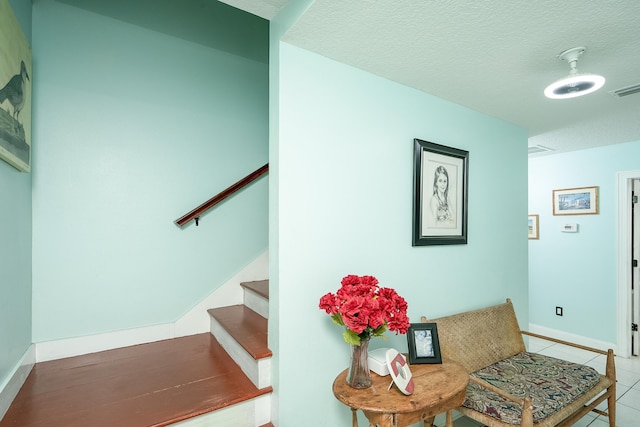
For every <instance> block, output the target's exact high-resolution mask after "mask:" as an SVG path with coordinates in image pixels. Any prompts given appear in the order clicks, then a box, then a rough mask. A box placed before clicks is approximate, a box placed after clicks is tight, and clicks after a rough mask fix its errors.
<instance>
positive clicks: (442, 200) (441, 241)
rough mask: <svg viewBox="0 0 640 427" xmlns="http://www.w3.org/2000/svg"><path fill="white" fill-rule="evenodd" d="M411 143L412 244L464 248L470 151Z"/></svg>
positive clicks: (421, 142)
mask: <svg viewBox="0 0 640 427" xmlns="http://www.w3.org/2000/svg"><path fill="white" fill-rule="evenodd" d="M413 141H414V143H413V171H414V173H413V236H412V245H413V246H428V245H460V244H464V245H466V244H467V233H468V229H467V222H468V221H467V219H468V209H467V206H468V200H469V194H468V193H469V191H468V188H469V152H468V151H465V150H460V149H457V148H452V147H446V146H444V145H440V144H435V143H433V142H429V141H423V140H421V139H417V138H416V139H414V140H413ZM445 181H446V184H445V185H444V187H443V186H442V183H443V182H445Z"/></svg>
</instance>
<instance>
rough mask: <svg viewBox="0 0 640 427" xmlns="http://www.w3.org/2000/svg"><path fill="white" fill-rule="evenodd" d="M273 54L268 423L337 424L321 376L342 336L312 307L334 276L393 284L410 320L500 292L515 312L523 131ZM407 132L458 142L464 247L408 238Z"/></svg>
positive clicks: (317, 61)
mask: <svg viewBox="0 0 640 427" xmlns="http://www.w3.org/2000/svg"><path fill="white" fill-rule="evenodd" d="M272 46H273V42H272ZM274 57H275V56H274V55H273V54H272V61H273V59H274ZM277 60H278V64H277V65H275V64H273V63H272V64H271V67H272V79H273V74H276V75H277V79H278V83H277V84H278V100H277V112H276V113H272V114H277V115H278V117H277V120H274V119H273V118H272V122H271V123H272V126H277V130H272V131H271V132H272V133H271V135H272V138H277V141H272V145H273V144H277V149H276V148H274V147H273V146H272V147H271V149H270V162H271V164H272V165H273V164H277V171H276V173H277V185H274V186H272V187H271V193H270V199H271V204H272V206H271V207H270V209H271V212H274V210H276V209H277V212H278V215H277V216H274V215H271V217H270V227H271V233H272V235H273V234H274V233H277V235H278V248H277V254H275V253H274V252H276V251H274V250H273V248H272V249H271V250H270V258H271V259H272V260H273V261H271V275H272V280H273V277H274V275H275V274H277V281H276V282H275V283H274V282H272V288H274V287H275V288H277V289H276V292H277V295H278V307H277V309H274V310H272V311H271V314H272V315H273V317H274V318H275V319H274V318H273V317H272V318H270V322H277V325H278V328H277V330H270V336H271V337H276V338H275V340H274V341H273V342H277V346H276V347H275V348H273V347H272V349H273V351H274V353H275V354H276V355H277V358H278V371H277V372H276V373H275V375H276V379H275V387H274V388H275V389H276V393H277V401H278V405H279V414H278V416H279V424H278V425H281V426H285V427H287V426H293V425H296V424H297V423H299V420H300V414H322V424H323V425H332V426H333V425H348V424H349V423H350V419H351V411H350V410H349V409H348V408H347V407H346V406H344V405H342V404H341V403H339V402H338V401H337V400H336V399H335V398H334V397H333V395H332V393H331V386H332V383H333V380H334V378H335V376H336V375H337V374H338V373H340V372H341V371H342V370H343V369H345V368H346V367H347V365H348V360H349V347H348V345H347V344H346V343H345V342H344V341H343V339H342V330H341V329H340V328H339V327H338V326H336V325H335V324H333V323H332V322H331V320H330V317H329V316H328V315H326V314H325V313H324V312H323V311H321V310H319V309H318V301H319V299H320V297H321V296H322V295H324V294H325V293H327V292H330V291H331V292H335V291H336V290H337V289H338V287H339V286H340V280H341V279H342V277H343V276H345V275H347V274H358V275H373V276H376V277H377V278H378V279H379V280H380V282H381V284H382V285H384V286H388V287H392V288H395V289H396V290H397V291H398V293H399V294H400V295H402V296H403V297H405V298H406V299H407V301H408V304H409V316H410V318H411V320H412V321H413V322H419V321H420V316H422V315H426V316H428V317H431V318H434V317H436V316H440V315H444V314H449V313H454V312H458V311H463V310H467V309H474V308H479V307H483V306H487V305H491V304H496V303H500V302H503V301H504V300H505V299H506V298H507V297H510V298H512V299H513V302H514V305H515V307H516V311H517V314H518V317H519V320H520V322H521V324H523V325H527V324H528V318H529V314H528V306H529V303H528V289H527V276H528V275H527V261H528V256H527V232H526V225H527V193H526V188H527V132H526V130H524V129H522V128H519V127H516V126H514V125H511V124H508V123H505V122H503V121H500V120H496V119H494V118H491V117H488V116H485V115H483V114H479V113H477V112H475V111H472V110H470V109H467V108H464V107H462V106H459V105H456V104H453V103H451V102H448V101H444V100H442V99H439V98H436V97H434V96H431V95H428V94H425V93H423V92H420V91H417V90H414V89H412V88H409V87H406V86H403V85H400V84H397V83H395V82H391V81H389V80H386V79H383V78H380V77H377V76H375V75H372V74H370V73H367V72H364V71H362V70H358V69H355V68H352V67H350V66H346V65H344V64H341V63H338V62H335V61H332V60H329V59H327V58H325V57H322V56H319V55H317V54H314V53H311V52H309V51H306V50H303V49H300V48H297V47H294V46H291V45H289V44H286V43H280V44H279V45H278V54H277ZM413 138H421V139H425V140H428V141H432V142H435V143H438V144H442V145H446V146H450V147H455V148H459V149H463V150H468V151H469V153H470V160H469V206H468V213H469V232H468V244H467V245H452V246H430V247H412V246H411V224H412V179H413V157H412V155H413ZM274 259H275V260H274ZM274 270H277V273H275V271H274ZM387 335H388V340H382V339H376V340H374V341H373V342H372V344H371V346H372V348H377V347H395V348H397V349H398V350H400V351H403V352H406V351H407V342H406V337H405V336H395V335H394V334H393V333H391V334H389V333H388V334H387ZM276 340H277V341H276ZM270 343H271V342H270ZM361 423H364V421H363V420H361Z"/></svg>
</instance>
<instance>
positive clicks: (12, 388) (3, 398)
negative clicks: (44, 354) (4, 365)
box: [0, 344, 36, 420]
mask: <svg viewBox="0 0 640 427" xmlns="http://www.w3.org/2000/svg"><path fill="white" fill-rule="evenodd" d="M35 363H36V347H35V345H33V344H31V345H30V346H29V348H28V349H27V351H26V352H25V353H24V355H23V356H22V358H21V359H20V362H19V363H18V364H17V365H16V367H15V368H14V370H13V372H11V374H10V375H9V376H8V377H7V380H6V381H5V382H4V383H2V384H0V420H1V419H2V418H3V417H4V415H5V414H6V413H7V410H9V406H11V402H13V399H15V397H16V396H17V395H18V392H19V391H20V388H22V385H23V384H24V382H25V381H26V379H27V377H28V376H29V372H31V369H32V368H33V365H34V364H35Z"/></svg>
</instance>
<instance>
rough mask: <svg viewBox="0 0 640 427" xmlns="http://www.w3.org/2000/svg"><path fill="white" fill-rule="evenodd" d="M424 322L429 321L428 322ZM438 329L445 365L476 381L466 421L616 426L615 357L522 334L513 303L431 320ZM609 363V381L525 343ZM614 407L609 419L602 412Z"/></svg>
mask: <svg viewBox="0 0 640 427" xmlns="http://www.w3.org/2000/svg"><path fill="white" fill-rule="evenodd" d="M423 321H426V318H424V317H423ZM429 322H435V323H436V324H437V328H438V337H439V340H440V349H441V352H442V357H443V358H448V359H452V360H455V361H457V362H459V363H460V364H462V365H463V366H464V368H465V369H466V370H467V372H468V373H469V379H470V381H469V386H468V387H467V396H466V399H465V402H464V403H463V406H461V407H459V408H457V410H458V411H460V412H461V413H463V414H464V415H466V416H468V417H470V418H472V419H474V420H476V421H479V422H481V423H483V424H485V425H486V426H489V427H507V426H514V425H520V426H524V427H533V426H535V427H548V426H570V425H573V424H574V423H575V422H576V421H577V420H578V419H580V418H582V417H583V416H584V415H586V414H587V413H589V412H590V411H595V412H597V413H598V414H600V415H608V417H609V425H610V426H611V427H614V426H615V399H616V391H615V387H616V379H615V376H616V374H615V365H614V355H613V351H612V350H608V351H606V352H605V351H601V350H596V349H593V348H589V347H584V346H579V345H576V344H572V343H568V342H566V341H560V340H555V339H552V338H548V337H544V336H541V335H537V334H532V333H528V332H525V331H521V330H520V327H519V326H518V321H517V319H516V315H515V312H514V310H513V305H512V304H511V300H509V299H507V302H506V303H504V304H500V305H496V306H492V307H488V308H484V309H480V310H474V311H468V312H464V313H460V314H455V315H452V316H446V317H442V318H438V319H429ZM523 334H524V335H530V336H534V337H538V338H542V339H547V340H551V341H553V342H556V343H561V344H564V345H569V346H573V347H577V348H580V349H583V350H588V351H593V352H596V353H599V354H604V355H606V356H607V362H606V374H605V375H601V374H599V373H598V372H596V370H595V369H593V368H590V367H588V366H585V365H579V364H576V363H571V362H567V361H564V360H560V359H555V358H551V357H548V356H543V355H539V354H534V353H528V352H527V351H526V349H525V345H524V340H523V337H522V335H523ZM605 400H607V403H608V405H607V406H608V411H607V412H603V411H600V410H598V409H596V406H598V405H599V404H600V403H602V402H604V401H605Z"/></svg>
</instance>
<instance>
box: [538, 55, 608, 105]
mask: <svg viewBox="0 0 640 427" xmlns="http://www.w3.org/2000/svg"><path fill="white" fill-rule="evenodd" d="M586 50H587V48H586V47H574V48H573V49H568V50H565V51H564V52H561V53H560V54H559V55H558V58H559V59H561V60H563V61H567V62H569V67H570V68H571V70H570V72H569V76H568V77H565V78H563V79H560V80H557V81H555V82H553V83H551V84H550V85H549V86H547V88H546V89H545V90H544V95H545V96H546V97H547V98H551V99H567V98H575V97H577V96H582V95H587V94H589V93H593V92H595V91H597V90H598V89H600V88H601V87H602V86H604V82H605V78H604V77H602V76H599V75H597V74H580V73H578V67H577V63H578V57H579V56H580V55H582V54H583V53H584V52H585V51H586Z"/></svg>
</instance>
